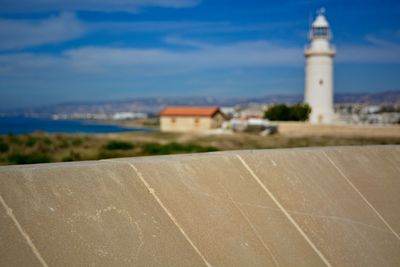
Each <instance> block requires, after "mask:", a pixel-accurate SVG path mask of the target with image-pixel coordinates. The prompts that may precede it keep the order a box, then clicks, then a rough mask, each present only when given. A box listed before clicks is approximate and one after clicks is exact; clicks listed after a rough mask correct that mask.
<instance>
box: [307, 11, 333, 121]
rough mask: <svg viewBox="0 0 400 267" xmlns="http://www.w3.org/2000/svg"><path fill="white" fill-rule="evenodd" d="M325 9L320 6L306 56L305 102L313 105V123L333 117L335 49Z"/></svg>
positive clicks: (329, 119)
mask: <svg viewBox="0 0 400 267" xmlns="http://www.w3.org/2000/svg"><path fill="white" fill-rule="evenodd" d="M324 13H325V10H324V9H320V10H319V11H318V15H317V17H316V19H315V21H314V22H313V23H312V27H311V29H310V33H309V39H310V44H309V45H308V47H307V48H306V49H305V51H304V55H305V57H306V68H305V74H306V77H305V90H304V91H305V92H304V102H305V103H308V104H309V105H310V106H311V114H310V122H311V123H331V122H332V120H333V115H334V112H333V58H334V56H335V49H334V48H333V47H332V45H331V44H330V40H331V38H332V35H331V31H330V28H329V23H328V21H327V20H326V18H325V15H324Z"/></svg>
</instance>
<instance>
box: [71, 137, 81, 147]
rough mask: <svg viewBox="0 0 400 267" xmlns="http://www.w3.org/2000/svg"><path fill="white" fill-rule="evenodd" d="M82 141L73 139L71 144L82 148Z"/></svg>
mask: <svg viewBox="0 0 400 267" xmlns="http://www.w3.org/2000/svg"><path fill="white" fill-rule="evenodd" d="M82 142H83V141H82V139H81V138H74V139H72V142H71V144H72V145H73V146H80V145H81V144H82Z"/></svg>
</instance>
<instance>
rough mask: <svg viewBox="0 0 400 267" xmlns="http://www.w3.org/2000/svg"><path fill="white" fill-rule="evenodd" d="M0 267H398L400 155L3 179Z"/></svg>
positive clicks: (121, 166)
mask: <svg viewBox="0 0 400 267" xmlns="http://www.w3.org/2000/svg"><path fill="white" fill-rule="evenodd" d="M0 202H1V203H0V266H35V265H39V266H40V265H42V266H46V265H49V266H63V265H68V266H87V265H100V266H133V265H134V266H207V265H209V266H210V265H211V266H400V237H399V234H400V212H399V211H400V208H399V205H400V147H399V146H371V147H336V148H315V149H284V150H258V151H232V152H221V153H210V154H200V155H198V154H197V155H193V154H192V155H182V156H164V157H146V158H125V159H115V160H106V161H99V162H78V163H69V164H44V165H31V166H11V167H1V168H0Z"/></svg>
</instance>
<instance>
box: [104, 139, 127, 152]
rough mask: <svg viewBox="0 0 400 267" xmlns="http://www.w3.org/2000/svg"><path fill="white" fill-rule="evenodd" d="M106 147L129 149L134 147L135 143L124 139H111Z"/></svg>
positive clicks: (110, 148)
mask: <svg viewBox="0 0 400 267" xmlns="http://www.w3.org/2000/svg"><path fill="white" fill-rule="evenodd" d="M104 148H105V149H107V150H129V149H132V148H134V145H133V144H131V143H129V142H124V141H110V142H108V143H107V144H106V145H105V146H104Z"/></svg>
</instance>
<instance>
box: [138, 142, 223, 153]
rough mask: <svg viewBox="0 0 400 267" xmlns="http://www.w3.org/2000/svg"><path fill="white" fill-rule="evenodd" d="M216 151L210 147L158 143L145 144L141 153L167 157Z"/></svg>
mask: <svg viewBox="0 0 400 267" xmlns="http://www.w3.org/2000/svg"><path fill="white" fill-rule="evenodd" d="M217 150H218V149H217V148H215V147H212V146H207V147H203V146H199V145H195V144H179V143H175V142H172V143H169V144H165V145H163V144H158V143H147V144H144V145H143V147H142V152H143V153H144V154H146V155H168V154H179V153H196V152H212V151H217Z"/></svg>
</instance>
